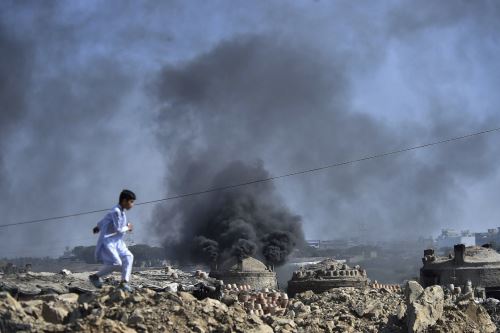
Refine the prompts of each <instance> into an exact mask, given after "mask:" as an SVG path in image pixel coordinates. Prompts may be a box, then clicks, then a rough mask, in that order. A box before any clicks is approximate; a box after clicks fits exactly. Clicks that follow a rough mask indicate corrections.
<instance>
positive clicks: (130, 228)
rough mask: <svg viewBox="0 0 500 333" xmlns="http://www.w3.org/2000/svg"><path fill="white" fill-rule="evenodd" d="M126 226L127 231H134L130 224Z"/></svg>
mask: <svg viewBox="0 0 500 333" xmlns="http://www.w3.org/2000/svg"><path fill="white" fill-rule="evenodd" d="M127 226H128V231H132V230H134V226H133V225H132V223H129V224H127Z"/></svg>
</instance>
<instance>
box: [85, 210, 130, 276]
mask: <svg viewBox="0 0 500 333" xmlns="http://www.w3.org/2000/svg"><path fill="white" fill-rule="evenodd" d="M97 226H98V227H99V230H100V234H99V240H98V241H97V245H96V249H95V257H96V260H97V261H102V262H103V263H104V264H105V265H113V266H123V267H122V268H123V271H124V274H122V275H123V276H122V277H123V278H124V279H125V280H126V281H128V280H129V278H130V272H131V271H132V262H133V258H134V257H133V255H132V253H131V252H130V251H129V250H128V249H127V245H125V242H124V241H123V237H124V235H125V233H126V232H127V231H128V224H127V215H125V211H124V210H122V209H121V207H120V205H116V206H115V207H113V209H111V211H110V212H109V213H107V214H106V215H105V216H104V218H103V219H102V220H101V221H99V223H98V224H97Z"/></svg>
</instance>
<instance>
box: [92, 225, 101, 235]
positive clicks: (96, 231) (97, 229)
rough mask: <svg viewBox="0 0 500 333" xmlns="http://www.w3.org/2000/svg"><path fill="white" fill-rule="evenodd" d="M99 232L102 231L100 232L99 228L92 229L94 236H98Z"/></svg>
mask: <svg viewBox="0 0 500 333" xmlns="http://www.w3.org/2000/svg"><path fill="white" fill-rule="evenodd" d="M99 231H100V230H99V227H94V229H92V232H93V233H94V234H97V233H98V232H99Z"/></svg>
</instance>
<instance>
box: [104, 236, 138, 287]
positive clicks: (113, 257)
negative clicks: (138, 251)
mask: <svg viewBox="0 0 500 333" xmlns="http://www.w3.org/2000/svg"><path fill="white" fill-rule="evenodd" d="M96 253H97V254H98V255H97V257H98V258H99V259H100V260H102V262H103V263H104V266H103V267H102V269H101V270H100V271H99V272H97V275H98V276H99V277H103V276H106V275H108V274H110V273H111V272H113V271H115V270H118V269H119V268H120V267H121V271H122V281H127V282H128V281H130V275H131V274H132V264H133V263H134V255H133V254H132V253H131V252H130V251H129V249H128V248H127V245H126V244H125V242H124V241H123V239H121V237H120V238H114V237H112V238H110V239H106V240H104V241H103V242H102V243H101V244H98V248H97V249H96Z"/></svg>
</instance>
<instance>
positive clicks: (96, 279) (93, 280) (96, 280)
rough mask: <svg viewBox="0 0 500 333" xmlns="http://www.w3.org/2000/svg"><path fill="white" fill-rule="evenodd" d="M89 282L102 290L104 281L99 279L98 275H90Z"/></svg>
mask: <svg viewBox="0 0 500 333" xmlns="http://www.w3.org/2000/svg"><path fill="white" fill-rule="evenodd" d="M89 281H90V283H92V284H93V285H94V287H96V288H97V289H101V288H102V281H101V278H100V277H98V276H97V275H96V274H92V275H89Z"/></svg>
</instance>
